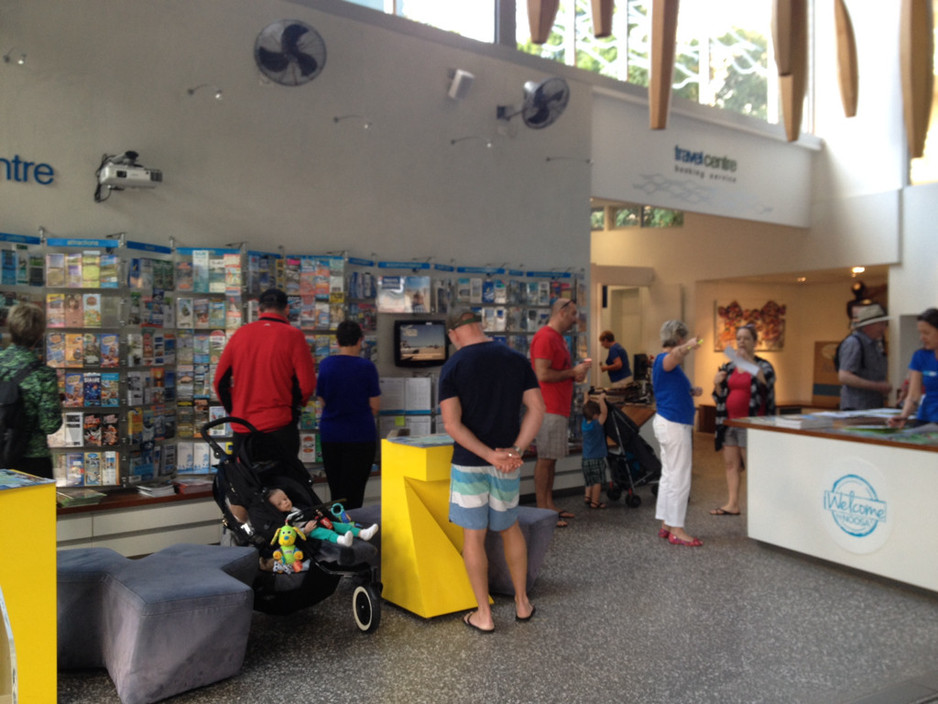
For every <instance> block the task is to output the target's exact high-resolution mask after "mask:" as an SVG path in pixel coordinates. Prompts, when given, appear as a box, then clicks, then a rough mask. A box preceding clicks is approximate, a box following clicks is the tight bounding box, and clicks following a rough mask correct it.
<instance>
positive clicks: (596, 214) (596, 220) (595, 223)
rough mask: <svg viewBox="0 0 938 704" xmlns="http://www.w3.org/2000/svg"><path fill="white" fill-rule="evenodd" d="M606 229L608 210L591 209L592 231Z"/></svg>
mask: <svg viewBox="0 0 938 704" xmlns="http://www.w3.org/2000/svg"><path fill="white" fill-rule="evenodd" d="M605 228H606V209H605V208H591V209H590V229H591V230H604V229H605Z"/></svg>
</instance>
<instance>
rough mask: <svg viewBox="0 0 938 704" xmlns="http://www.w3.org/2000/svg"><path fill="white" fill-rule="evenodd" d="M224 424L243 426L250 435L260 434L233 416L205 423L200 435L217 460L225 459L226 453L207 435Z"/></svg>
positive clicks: (245, 422)
mask: <svg viewBox="0 0 938 704" xmlns="http://www.w3.org/2000/svg"><path fill="white" fill-rule="evenodd" d="M225 423H237V424H238V425H243V426H244V427H245V428H247V429H248V430H250V431H251V433H252V434H253V433H259V432H260V431H259V430H258V429H257V428H255V427H254V426H253V425H251V424H250V423H249V422H248V421H246V420H245V419H244V418H237V417H235V416H225V417H224V418H216V419H215V420H210V421H209V422H208V423H205V424H204V425H203V426H202V429H201V431H200V432H201V433H202V439H203V440H205V442H207V443H208V444H209V447H211V448H212V452H213V453H214V454H215V457H217V458H219V459H221V458H222V457H226V456H227V454H228V453H226V452H225V451H224V449H222V446H221V445H219V444H218V443H217V442H216V441H215V438H213V437H212V436H211V435H209V432H208V431H209V430H211V429H212V428H215V427H217V426H219V425H224V424H225Z"/></svg>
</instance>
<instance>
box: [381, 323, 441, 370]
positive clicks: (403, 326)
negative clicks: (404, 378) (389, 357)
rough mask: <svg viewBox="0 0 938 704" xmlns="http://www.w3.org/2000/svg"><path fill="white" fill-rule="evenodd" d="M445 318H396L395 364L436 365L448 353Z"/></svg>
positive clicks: (403, 365) (405, 365) (401, 365)
mask: <svg viewBox="0 0 938 704" xmlns="http://www.w3.org/2000/svg"><path fill="white" fill-rule="evenodd" d="M448 342H449V338H448V336H447V335H446V322H445V321H443V320H395V321H394V364H395V365H396V366H398V367H436V366H439V365H441V364H443V363H444V362H445V361H446V358H447V355H448V352H449V350H448V347H447V343H448Z"/></svg>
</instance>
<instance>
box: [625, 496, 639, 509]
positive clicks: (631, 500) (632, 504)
mask: <svg viewBox="0 0 938 704" xmlns="http://www.w3.org/2000/svg"><path fill="white" fill-rule="evenodd" d="M625 505H626V506H628V507H629V508H638V507H639V506H641V505H642V497H641V496H639V495H638V494H629V495H628V496H627V497H626V498H625Z"/></svg>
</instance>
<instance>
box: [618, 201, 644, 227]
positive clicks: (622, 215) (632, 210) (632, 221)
mask: <svg viewBox="0 0 938 704" xmlns="http://www.w3.org/2000/svg"><path fill="white" fill-rule="evenodd" d="M612 213H613V215H612V217H613V227H641V225H642V206H640V205H630V206H626V207H624V208H613V209H612Z"/></svg>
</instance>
